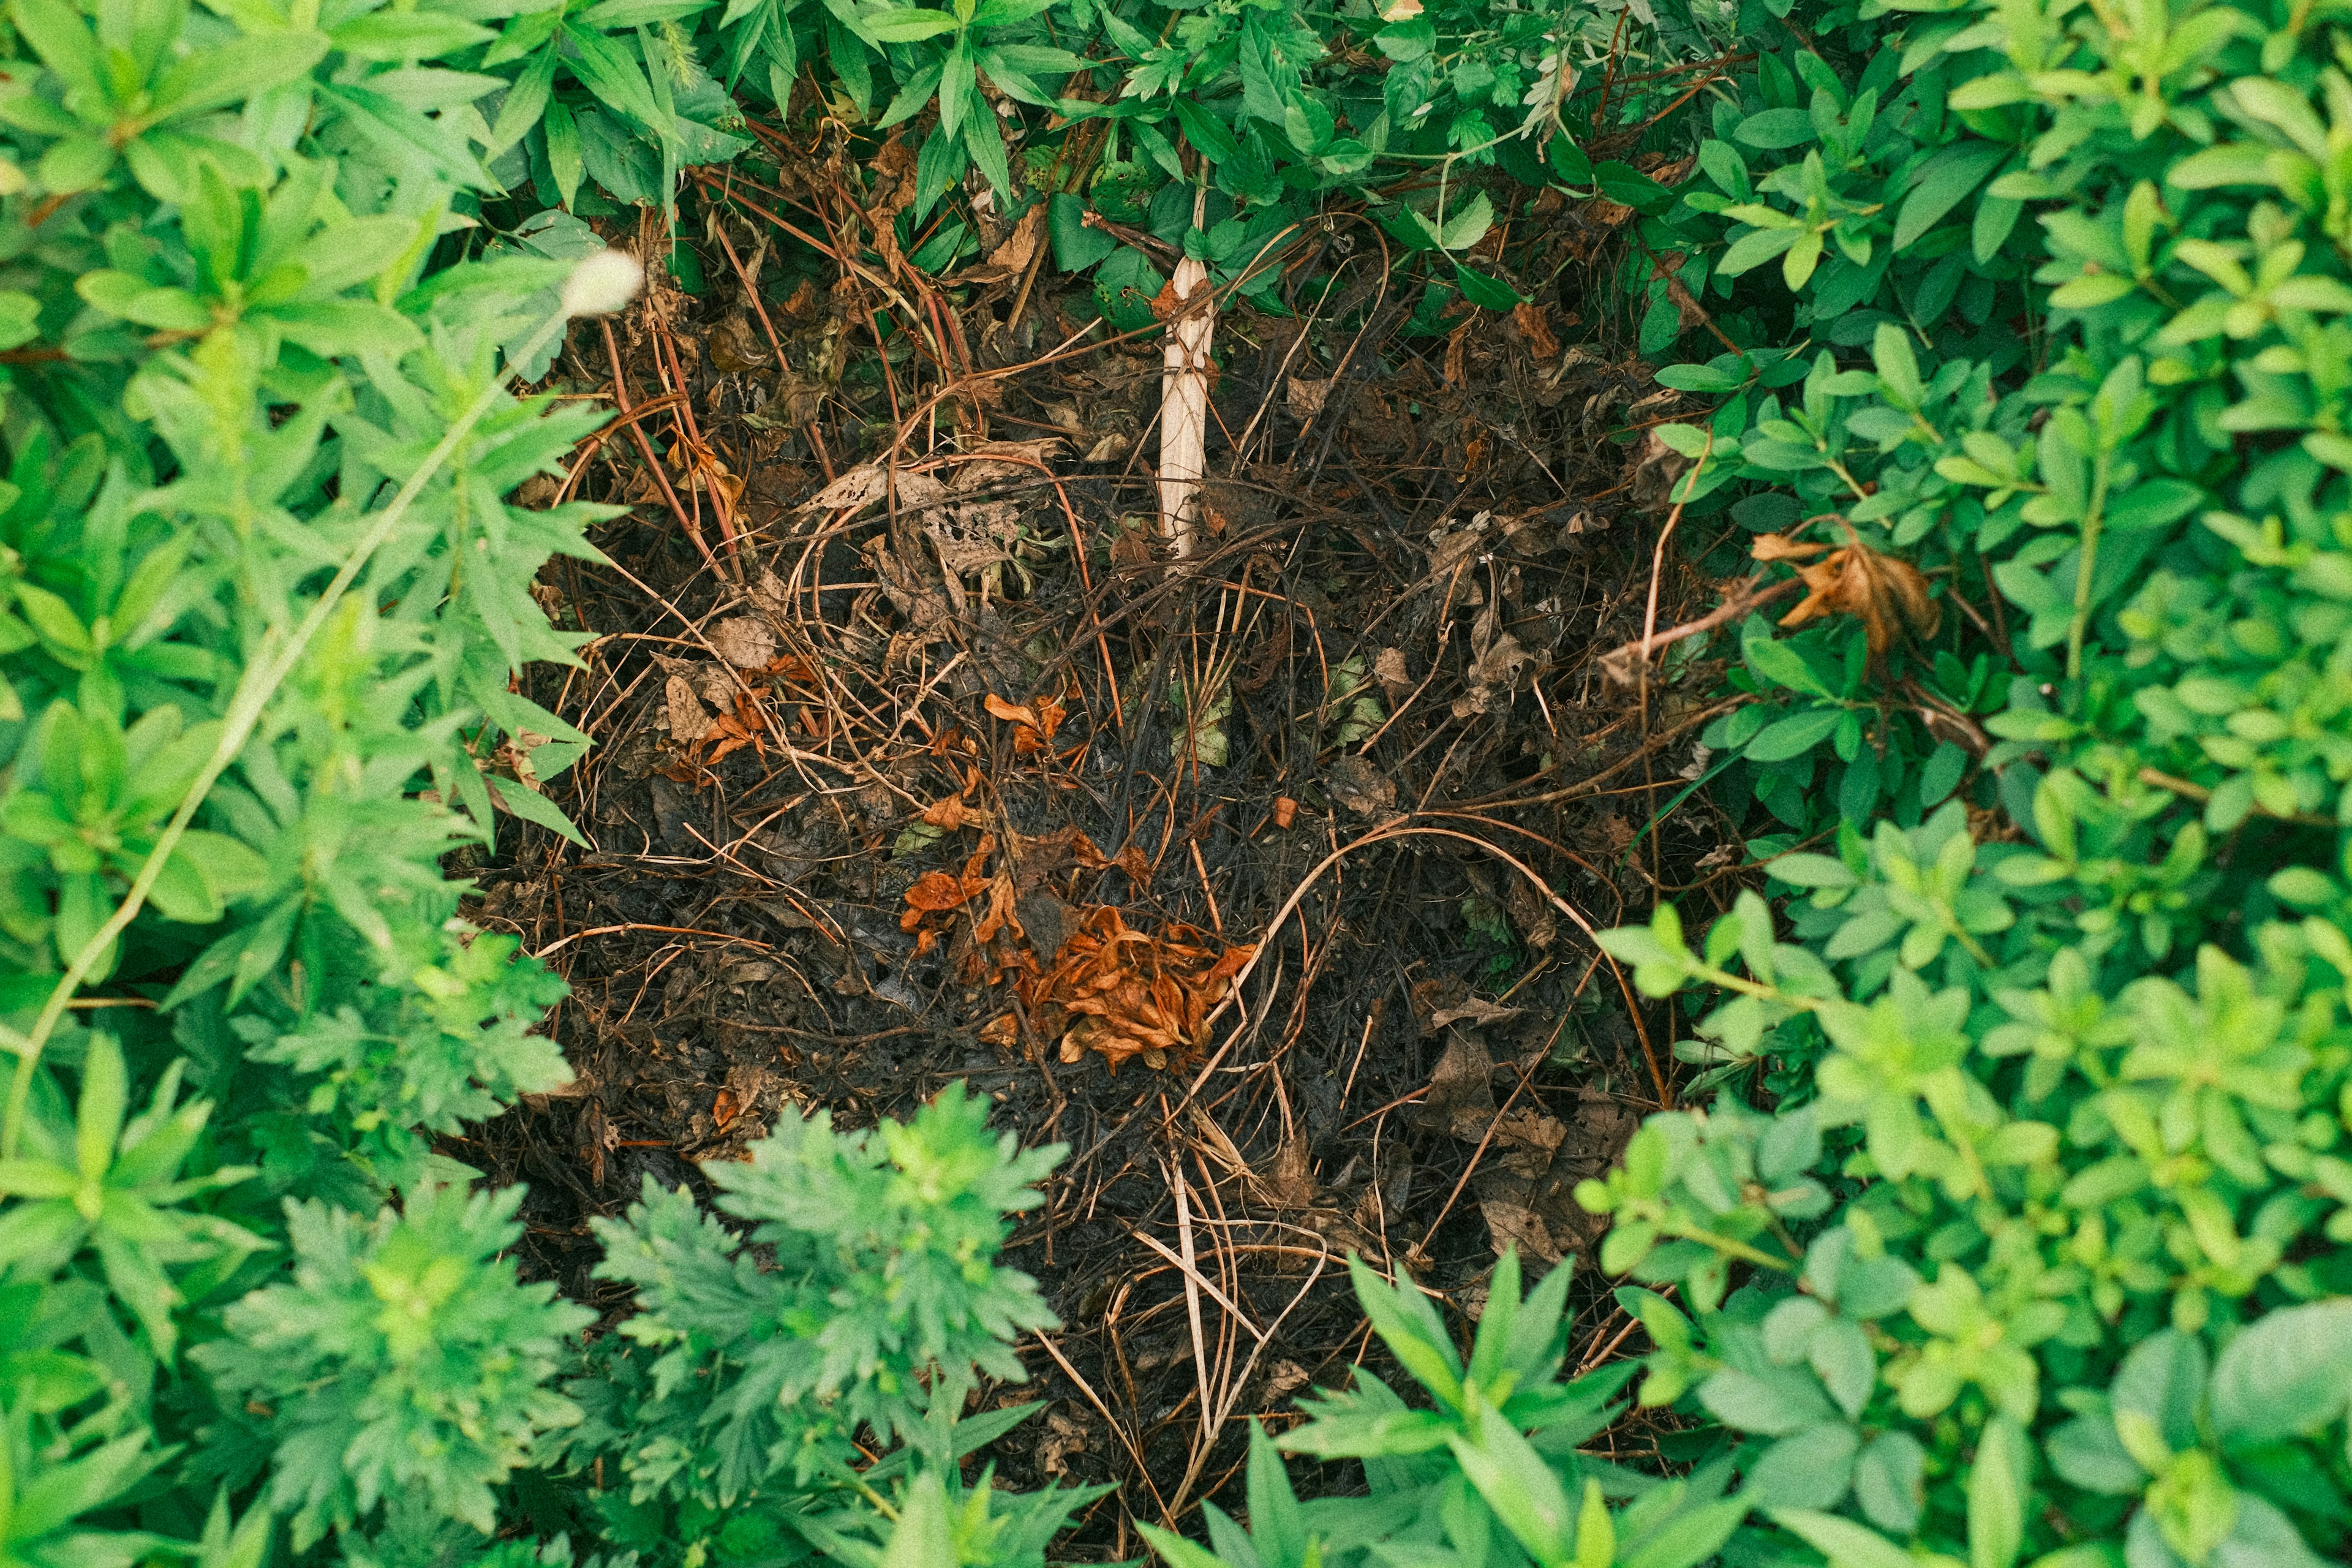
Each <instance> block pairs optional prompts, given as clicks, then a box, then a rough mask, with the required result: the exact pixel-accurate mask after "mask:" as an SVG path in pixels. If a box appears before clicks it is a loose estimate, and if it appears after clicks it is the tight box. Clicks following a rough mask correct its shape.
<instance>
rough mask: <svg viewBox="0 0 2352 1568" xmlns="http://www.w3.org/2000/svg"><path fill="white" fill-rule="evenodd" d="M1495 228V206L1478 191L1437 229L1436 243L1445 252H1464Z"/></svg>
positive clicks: (1484, 194) (1483, 193) (1484, 193)
mask: <svg viewBox="0 0 2352 1568" xmlns="http://www.w3.org/2000/svg"><path fill="white" fill-rule="evenodd" d="M1494 226H1495V204H1494V203H1493V202H1491V201H1489V200H1487V199H1486V192H1484V191H1479V192H1477V193H1476V194H1475V195H1472V196H1471V198H1470V199H1469V200H1468V201H1466V202H1464V203H1463V204H1462V205H1460V206H1458V207H1456V208H1455V209H1454V214H1453V216H1450V217H1448V218H1447V219H1446V220H1445V222H1444V225H1442V226H1440V227H1439V228H1438V229H1437V243H1438V244H1439V245H1441V246H1443V247H1444V248H1445V249H1447V250H1466V249H1468V248H1469V247H1471V246H1474V245H1475V244H1477V243H1478V242H1479V241H1480V240H1482V239H1484V238H1486V231H1487V230H1488V229H1490V228H1492V227H1494Z"/></svg>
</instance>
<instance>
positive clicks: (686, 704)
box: [662, 675, 713, 742]
mask: <svg viewBox="0 0 2352 1568" xmlns="http://www.w3.org/2000/svg"><path fill="white" fill-rule="evenodd" d="M662 696H663V698H664V699H665V700H666V701H667V706H668V710H669V733H670V739H672V740H674V741H681V742H695V741H699V740H701V739H702V738H703V737H704V736H705V735H708V734H709V733H710V727H711V724H712V722H713V721H712V720H711V717H710V714H709V712H708V711H707V710H705V709H704V708H703V706H702V699H700V698H698V697H697V696H696V695H695V694H694V687H693V686H692V684H691V683H689V682H688V680H687V679H686V677H684V676H682V675H673V676H671V677H670V678H669V679H668V681H667V683H666V684H665V685H664V686H663V688H662Z"/></svg>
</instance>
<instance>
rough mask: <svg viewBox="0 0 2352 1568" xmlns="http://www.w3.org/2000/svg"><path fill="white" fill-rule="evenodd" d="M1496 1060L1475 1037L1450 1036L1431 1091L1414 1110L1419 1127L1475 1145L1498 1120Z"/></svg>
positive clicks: (1426, 1093)
mask: <svg viewBox="0 0 2352 1568" xmlns="http://www.w3.org/2000/svg"><path fill="white" fill-rule="evenodd" d="M1494 1076H1495V1058H1494V1057H1493V1056H1492V1055H1491V1054H1489V1053H1488V1051H1487V1049H1486V1042H1485V1041H1483V1040H1481V1039H1479V1038H1478V1037H1476V1036H1475V1035H1471V1034H1463V1033H1456V1034H1454V1035H1451V1036H1449V1037H1447V1039H1446V1042H1445V1053H1444V1055H1443V1056H1441V1057H1439V1058H1437V1067H1436V1068H1435V1069H1434V1070H1433V1071H1432V1072H1431V1074H1430V1077H1429V1088H1428V1089H1427V1090H1425V1091H1424V1092H1423V1096H1422V1100H1421V1102H1420V1103H1419V1104H1418V1105H1415V1106H1414V1107H1413V1108H1412V1121H1413V1122H1414V1124H1415V1125H1416V1126H1419V1127H1422V1128H1424V1129H1426V1130H1427V1131H1432V1132H1444V1133H1447V1134H1449V1135H1451V1136H1453V1137H1454V1138H1458V1139H1460V1140H1462V1141H1463V1142H1471V1143H1475V1142H1477V1141H1478V1140H1479V1139H1481V1138H1483V1137H1485V1136H1486V1129H1487V1128H1488V1127H1490V1126H1492V1125H1493V1124H1494V1121H1495V1089H1494V1083H1493V1079H1494Z"/></svg>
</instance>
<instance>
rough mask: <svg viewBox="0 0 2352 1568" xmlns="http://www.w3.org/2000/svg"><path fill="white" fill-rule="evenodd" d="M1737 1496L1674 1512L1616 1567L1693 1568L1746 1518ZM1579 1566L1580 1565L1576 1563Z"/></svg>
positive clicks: (1745, 1506)
mask: <svg viewBox="0 0 2352 1568" xmlns="http://www.w3.org/2000/svg"><path fill="white" fill-rule="evenodd" d="M1746 1517H1748V1504H1747V1503H1746V1502H1745V1501H1744V1500H1740V1499H1738V1498H1726V1499H1723V1500H1719V1501H1717V1502H1708V1503H1701V1504H1700V1505H1698V1506H1697V1507H1696V1508H1687V1509H1684V1510H1682V1511H1680V1512H1678V1513H1675V1514H1674V1515H1673V1516H1672V1517H1670V1518H1669V1519H1668V1520H1667V1521H1666V1522H1665V1523H1664V1525H1663V1526H1661V1527H1660V1528H1659V1529H1658V1531H1656V1533H1654V1534H1652V1535H1647V1536H1644V1537H1643V1539H1642V1540H1641V1541H1640V1542H1637V1543H1636V1544H1635V1545H1634V1546H1633V1548H1632V1550H1630V1551H1627V1552H1622V1554H1621V1555H1620V1556H1619V1557H1618V1559H1617V1562H1618V1568H1696V1565H1697V1564H1699V1563H1705V1562H1707V1561H1709V1560H1711V1559H1712V1558H1713V1557H1714V1556H1715V1555H1716V1553H1717V1552H1721V1551H1722V1550H1723V1548H1724V1544H1725V1543H1726V1542H1728V1541H1729V1540H1730V1539H1731V1532H1732V1531H1735V1530H1737V1529H1738V1528H1739V1521H1741V1520H1743V1519H1745V1518H1746ZM1579 1568H1582V1565H1581V1563H1580V1564H1579Z"/></svg>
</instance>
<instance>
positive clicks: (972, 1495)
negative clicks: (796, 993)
mask: <svg viewBox="0 0 2352 1568" xmlns="http://www.w3.org/2000/svg"><path fill="white" fill-rule="evenodd" d="M986 1109H987V1101H985V1100H974V1099H971V1098H969V1097H968V1096H966V1095H965V1094H964V1092H963V1090H962V1089H961V1085H954V1086H950V1088H949V1089H948V1090H947V1091H946V1092H945V1093H944V1094H942V1095H941V1096H940V1098H939V1099H938V1100H934V1101H933V1102H932V1103H931V1104H930V1105H929V1106H927V1107H925V1108H924V1110H922V1111H921V1112H919V1114H918V1115H917V1116H916V1118H915V1119H914V1120H913V1121H910V1122H908V1123H905V1124H904V1125H901V1124H898V1123H885V1124H884V1125H883V1126H881V1127H880V1128H878V1129H877V1130H875V1131H870V1132H859V1133H850V1134H843V1133H837V1132H835V1131H833V1128H832V1122H831V1119H830V1117H828V1116H827V1115H825V1114H824V1112H819V1113H818V1114H816V1115H815V1116H814V1117H812V1118H810V1119H809V1120H808V1121H805V1122H800V1121H787V1122H785V1123H784V1124H783V1125H782V1127H780V1128H779V1129H778V1130H777V1131H775V1132H774V1133H772V1135H770V1136H769V1137H768V1138H766V1139H764V1140H762V1141H761V1142H758V1143H755V1144H753V1145H752V1146H751V1159H750V1161H749V1162H748V1163H740V1164H732V1163H730V1164H724V1165H713V1166H711V1167H710V1168H709V1174H710V1176H711V1178H712V1180H713V1182H714V1183H715V1184H717V1185H718V1186H719V1189H720V1192H721V1196H720V1197H719V1203H718V1206H719V1209H720V1210H721V1211H722V1212H724V1213H726V1214H728V1215H732V1216H734V1217H735V1218H736V1219H738V1220H740V1221H745V1222H749V1224H750V1225H751V1230H750V1232H749V1234H748V1237H746V1236H744V1235H742V1234H739V1233H738V1232H737V1231H736V1230H735V1229H733V1228H731V1227H730V1226H728V1225H726V1224H725V1223H724V1222H722V1221H721V1220H720V1219H719V1217H718V1216H717V1215H712V1214H709V1213H708V1212H705V1211H703V1210H702V1209H700V1208H698V1206H697V1205H696V1204H695V1202H694V1200H693V1198H692V1196H691V1195H690V1194H688V1193H686V1192H684V1191H682V1190H681V1191H677V1192H663V1191H662V1190H660V1189H659V1188H658V1187H656V1186H655V1185H653V1184H651V1183H650V1182H648V1184H646V1191H645V1194H644V1196H643V1198H642V1199H641V1200H640V1201H639V1202H638V1203H636V1204H635V1205H632V1206H631V1207H630V1209H629V1212H628V1215H627V1217H626V1219H625V1221H617V1222H616V1221H610V1220H600V1221H597V1222H595V1223H596V1229H597V1234H598V1237H599V1238H600V1239H601V1240H602V1241H603V1242H604V1248H605V1257H604V1262H603V1264H601V1265H600V1266H599V1268H598V1272H599V1273H601V1274H603V1275H604V1276H605V1277H607V1278H610V1279H625V1280H627V1281H629V1282H630V1283H632V1284H634V1285H635V1287H636V1289H637V1301H638V1305H639V1309H640V1310H639V1311H638V1313H637V1315H636V1316H635V1317H633V1318H631V1319H629V1320H628V1321H626V1322H625V1323H624V1324H623V1325H622V1327H621V1331H620V1333H619V1335H617V1336H614V1337H613V1338H609V1339H606V1340H604V1341H603V1342H601V1343H600V1344H599V1346H598V1348H597V1352H596V1357H595V1362H594V1366H595V1376H594V1377H593V1379H591V1380H588V1381H585V1382H583V1383H581V1384H576V1385H575V1392H576V1393H577V1394H578V1395H579V1397H580V1398H581V1400H582V1402H583V1404H584V1405H587V1406H588V1408H589V1411H590V1421H589V1425H588V1426H587V1427H586V1428H585V1429H583V1431H582V1432H581V1433H580V1434H578V1435H577V1436H575V1437H574V1439H573V1441H572V1445H571V1461H570V1462H571V1464H572V1468H574V1469H579V1468H585V1467H587V1466H589V1465H591V1464H592V1463H593V1462H594V1461H595V1460H598V1459H604V1460H605V1462H606V1464H607V1468H608V1469H611V1470H613V1471H614V1472H616V1473H614V1474H613V1475H612V1476H610V1477H609V1478H608V1484H609V1486H610V1488H611V1489H610V1490H609V1491H607V1492H606V1493H604V1499H603V1501H602V1503H601V1506H602V1507H603V1508H604V1510H606V1512H607V1515H608V1518H609V1521H610V1525H611V1530H612V1537H613V1539H614V1541H616V1542H623V1543H625V1544H628V1545H631V1546H635V1547H638V1548H639V1549H641V1550H644V1551H646V1552H650V1553H654V1554H656V1560H658V1561H667V1558H668V1556H669V1555H670V1554H671V1553H673V1552H676V1551H678V1550H681V1549H683V1550H685V1551H687V1552H688V1553H689V1554H690V1553H692V1552H695V1551H698V1550H701V1551H708V1552H711V1553H713V1554H714V1556H713V1560H714V1561H718V1562H722V1563H726V1562H738V1561H750V1560H754V1559H756V1558H757V1557H758V1556H759V1553H760V1552H777V1551H786V1550H787V1549H788V1547H790V1543H792V1542H796V1541H797V1542H803V1544H800V1545H798V1546H797V1547H796V1548H792V1550H796V1551H797V1552H800V1553H803V1554H804V1553H806V1552H808V1551H809V1550H810V1545H809V1544H808V1543H814V1545H816V1546H822V1547H824V1548H826V1549H827V1550H829V1551H836V1552H838V1553H839V1554H842V1555H844V1556H845V1557H846V1559H847V1560H850V1561H857V1560H859V1558H860V1557H861V1556H862V1555H866V1552H865V1551H863V1550H861V1549H860V1548H859V1547H858V1546H857V1545H856V1542H857V1540H858V1538H859V1535H860V1532H861V1531H863V1530H864V1529H866V1527H867V1526H868V1525H878V1523H879V1521H878V1520H875V1519H874V1518H873V1516H872V1515H871V1513H870V1512H869V1511H868V1510H865V1509H863V1508H861V1507H860V1506H858V1494H859V1493H860V1492H866V1491H870V1490H871V1489H877V1488H880V1487H882V1486H884V1485H885V1484H886V1482H887V1483H888V1484H891V1485H893V1486H894V1487H895V1489H896V1490H897V1493H898V1497H899V1499H900V1501H901V1502H902V1503H903V1504H904V1506H905V1510H912V1511H910V1512H908V1514H907V1517H906V1518H905V1519H902V1520H901V1521H900V1524H899V1528H900V1529H901V1530H902V1531H918V1533H920V1532H921V1531H931V1530H934V1529H937V1530H939V1531H946V1532H947V1533H948V1534H949V1535H951V1536H952V1537H953V1539H954V1540H955V1541H956V1542H957V1543H958V1547H957V1550H958V1551H959V1552H961V1553H962V1555H961V1556H960V1557H958V1558H955V1559H953V1561H959V1562H963V1563H974V1564H983V1563H986V1564H1003V1565H1004V1568H1011V1565H1013V1564H1016V1563H1036V1562H1042V1561H1043V1558H1042V1556H1041V1555H1040V1554H1041V1553H1042V1552H1043V1551H1044V1549H1045V1542H1047V1541H1048V1540H1050V1539H1051V1537H1052V1536H1053V1534H1054V1532H1055V1531H1057V1530H1059V1529H1060V1528H1061V1526H1062V1524H1063V1523H1064V1522H1065V1521H1066V1518H1067V1516H1068V1514H1069V1512H1070V1511H1071V1510H1072V1509H1074V1508H1076V1507H1077V1506H1079V1505H1081V1504H1083V1503H1084V1502H1085V1501H1087V1500H1088V1499H1090V1498H1091V1497H1092V1496H1094V1495H1095V1494H1093V1493H1090V1492H1085V1491H1076V1490H1065V1491H1059V1492H1049V1493H1045V1494H1042V1495H1040V1496H1038V1497H1035V1498H1024V1497H1019V1496H1008V1495H1005V1494H1000V1493H997V1492H995V1491H993V1490H992V1489H991V1488H990V1487H989V1486H988V1485H987V1483H986V1482H985V1480H983V1481H982V1483H981V1484H979V1485H978V1486H975V1487H971V1488H969V1489H967V1488H966V1487H965V1486H964V1484H963V1482H962V1479H961V1476H960V1474H959V1472H958V1471H957V1469H956V1468H955V1460H956V1459H957V1458H959V1457H960V1456H961V1455H963V1454H966V1453H968V1452H970V1451H971V1449H972V1448H973V1447H977V1446H978V1445H980V1444H982V1443H984V1442H986V1441H988V1440H989V1439H990V1438H991V1437H993V1436H996V1435H997V1434H999V1433H1002V1432H1003V1431H1005V1430H1008V1429H1009V1428H1010V1427H1012V1426H1014V1425H1015V1424H1017V1423H1018V1422H1019V1421H1020V1420H1022V1419H1023V1418H1024V1416H1025V1415H1027V1414H1028V1413H1029V1407H1027V1406H1023V1407H1020V1408H1017V1409H1013V1410H1010V1411H999V1412H993V1413H991V1414H990V1415H984V1416H975V1417H973V1418H971V1419H970V1420H959V1419H958V1417H959V1416H960V1415H961V1409H962V1405H963V1403H964V1399H965V1397H966V1395H967V1394H969V1393H970V1392H971V1389H972V1387H973V1385H974V1381H975V1378H976V1377H977V1376H980V1375H986V1376H989V1377H992V1378H996V1379H1000V1380H1004V1381H1019V1380H1021V1379H1022V1378H1024V1376H1025V1375H1026V1374H1025V1373H1024V1371H1023V1369H1022V1365H1021V1362H1020V1360H1019V1358H1018V1357H1016V1356H1015V1355H1013V1352H1012V1342H1013V1340H1014V1339H1015V1338H1016V1337H1017V1336H1019V1335H1021V1334H1024V1333H1027V1332H1030V1331H1034V1330H1036V1329H1039V1328H1049V1327H1058V1326H1059V1325H1058V1322H1057V1321H1056V1320H1055V1317H1054V1315H1053V1314H1052V1313H1051V1312H1049V1311H1048V1310H1046V1309H1045V1303H1044V1301H1043V1300H1041V1299H1040V1298H1039V1297H1038V1294H1037V1289H1036V1285H1035V1283H1034V1281H1033V1280H1031V1279H1029V1277H1028V1276H1027V1275H1025V1274H1022V1273H1020V1272H1018V1271H1016V1270H1013V1269H1009V1268H1000V1267H998V1266H997V1265H996V1263H995V1261H994V1259H995V1257H996V1254H997V1251H998V1249H999V1248H1000V1247H1002V1246H1003V1241H1004V1238H1005V1237H1006V1235H1007V1234H1008V1233H1009V1232H1010V1229H1011V1226H1010V1224H1009V1222H1008V1220H1007V1218H1006V1215H1009V1214H1013V1213H1017V1212H1019V1211H1020V1210H1022V1209H1024V1208H1027V1207H1029V1206H1030V1205H1032V1204H1034V1202H1035V1201H1036V1194H1035V1192H1034V1189H1033V1188H1032V1186H1031V1184H1032V1183H1034V1182H1035V1181H1037V1180H1038V1179H1039V1178H1041V1177H1043V1176H1044V1175H1045V1173H1047V1172H1048V1171H1050V1170H1051V1169H1052V1168H1053V1166H1054V1164H1055V1163H1056V1162H1057V1161H1058V1160H1059V1159H1060V1158H1061V1155H1062V1152H1063V1151H1062V1150H1060V1149H1059V1148H1051V1149H1043V1150H1034V1151H1031V1152H1022V1151H1021V1150H1020V1149H1019V1148H1018V1147H1017V1146H1016V1145H1015V1144H1014V1143H1013V1140H1012V1139H1011V1138H1010V1137H1001V1138H1000V1137H997V1136H994V1135H992V1134H991V1133H990V1132H989V1131H988V1127H987V1120H986ZM752 1247H760V1248H761V1249H762V1251H763V1253H764V1254H765V1255H764V1256H755V1255H754V1253H753V1252H752V1250H751V1248H752ZM861 1428H869V1429H870V1430H871V1431H872V1432H873V1433H875V1434H876V1435H877V1436H885V1437H887V1436H893V1435H895V1436H898V1437H899V1438H901V1439H903V1440H904V1441H905V1442H906V1443H907V1444H908V1448H907V1449H905V1450H902V1451H901V1453H900V1455H899V1456H898V1458H897V1459H895V1460H892V1461H886V1463H885V1465H884V1466H882V1467H869V1466H866V1465H865V1464H864V1463H863V1461H862V1460H861V1458H860V1456H859V1454H858V1450H857V1448H856V1435H857V1434H858V1432H859V1431H860V1429H861ZM910 1458H911V1459H914V1460H916V1461H918V1468H917V1470H916V1472H915V1474H914V1476H913V1478H912V1480H911V1482H909V1480H908V1478H907V1476H906V1474H905V1472H906V1469H907V1462H908V1460H909V1459H910ZM624 1478H625V1480H626V1487H625V1489H624V1487H623V1485H622V1481H623V1479H624ZM910 1485H911V1488H912V1489H911V1490H909V1489H908V1487H909V1486H910ZM941 1488H944V1489H941ZM935 1489H936V1495H934V1490H935ZM934 1505H936V1507H937V1509H938V1510H939V1511H937V1512H936V1514H934V1513H933V1512H932V1511H930V1510H933V1508H934ZM897 1511H900V1510H896V1509H894V1512H897ZM920 1560H921V1561H941V1562H945V1561H950V1559H947V1558H927V1559H920ZM877 1561H878V1559H877Z"/></svg>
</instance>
